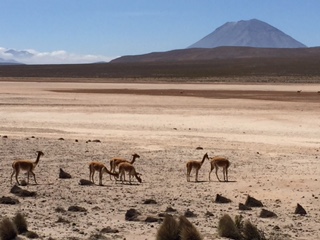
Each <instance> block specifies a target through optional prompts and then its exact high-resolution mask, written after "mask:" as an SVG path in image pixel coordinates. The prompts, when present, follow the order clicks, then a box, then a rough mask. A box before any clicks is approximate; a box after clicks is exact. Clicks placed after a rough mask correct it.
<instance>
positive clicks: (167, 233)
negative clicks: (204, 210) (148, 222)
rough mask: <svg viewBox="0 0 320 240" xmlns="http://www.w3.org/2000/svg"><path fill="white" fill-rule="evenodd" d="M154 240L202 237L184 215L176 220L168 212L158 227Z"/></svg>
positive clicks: (200, 238) (198, 238)
mask: <svg viewBox="0 0 320 240" xmlns="http://www.w3.org/2000/svg"><path fill="white" fill-rule="evenodd" d="M156 240H202V237H201V235H200V233H199V232H198V230H197V229H196V227H195V226H194V225H193V224H192V223H191V222H190V221H189V220H188V219H187V218H186V217H185V216H180V218H179V222H178V221H177V220H175V218H174V217H173V216H172V215H169V214H168V215H166V216H165V218H164V221H163V223H162V224H161V226H160V228H159V229H158V232H157V237H156Z"/></svg>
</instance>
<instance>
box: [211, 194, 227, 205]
mask: <svg viewBox="0 0 320 240" xmlns="http://www.w3.org/2000/svg"><path fill="white" fill-rule="evenodd" d="M214 202H215V203H230V202H231V200H230V199H228V198H226V197H224V196H222V195H220V194H217V195H216V200H215V201H214Z"/></svg>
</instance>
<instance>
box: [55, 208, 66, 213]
mask: <svg viewBox="0 0 320 240" xmlns="http://www.w3.org/2000/svg"><path fill="white" fill-rule="evenodd" d="M55 211H56V212H58V213H64V212H66V210H65V209H64V208H63V207H56V208H55Z"/></svg>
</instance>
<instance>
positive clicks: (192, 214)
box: [184, 209, 197, 218]
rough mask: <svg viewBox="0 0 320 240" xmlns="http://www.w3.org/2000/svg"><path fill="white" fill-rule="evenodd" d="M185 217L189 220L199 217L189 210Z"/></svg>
mask: <svg viewBox="0 0 320 240" xmlns="http://www.w3.org/2000/svg"><path fill="white" fill-rule="evenodd" d="M184 216H185V217H187V218H188V217H196V216H197V215H196V214H195V213H194V212H192V211H190V210H189V209H187V211H185V213H184Z"/></svg>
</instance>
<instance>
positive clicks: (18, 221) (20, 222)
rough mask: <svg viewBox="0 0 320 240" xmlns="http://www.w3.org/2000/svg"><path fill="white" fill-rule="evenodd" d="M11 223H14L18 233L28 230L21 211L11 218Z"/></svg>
mask: <svg viewBox="0 0 320 240" xmlns="http://www.w3.org/2000/svg"><path fill="white" fill-rule="evenodd" d="M13 223H14V225H16V228H17V230H18V233H19V234H21V233H25V232H27V231H28V224H27V221H26V219H25V217H24V216H23V214H22V213H20V212H18V213H17V214H16V216H15V217H14V218H13Z"/></svg>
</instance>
